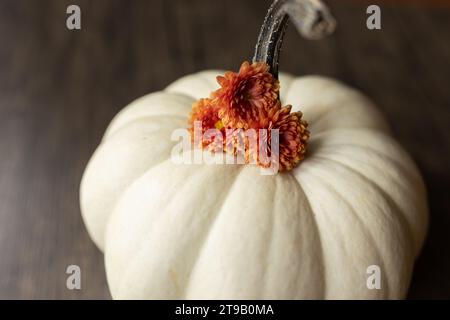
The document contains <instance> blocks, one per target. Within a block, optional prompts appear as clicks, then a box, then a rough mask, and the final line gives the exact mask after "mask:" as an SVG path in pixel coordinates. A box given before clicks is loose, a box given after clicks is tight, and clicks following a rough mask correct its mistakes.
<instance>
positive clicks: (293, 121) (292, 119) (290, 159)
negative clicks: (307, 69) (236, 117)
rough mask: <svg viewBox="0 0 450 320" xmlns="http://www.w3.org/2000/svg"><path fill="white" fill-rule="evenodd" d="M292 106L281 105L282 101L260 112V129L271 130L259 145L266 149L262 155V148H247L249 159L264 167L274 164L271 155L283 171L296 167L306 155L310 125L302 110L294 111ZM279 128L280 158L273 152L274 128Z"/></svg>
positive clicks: (260, 140) (247, 157) (261, 139)
mask: <svg viewBox="0 0 450 320" xmlns="http://www.w3.org/2000/svg"><path fill="white" fill-rule="evenodd" d="M291 108H292V106H290V105H287V106H285V107H283V108H282V107H281V104H280V102H279V101H278V102H277V103H276V104H275V105H273V106H272V107H271V108H270V109H269V110H268V111H267V112H264V113H260V117H259V123H258V124H256V126H257V127H258V128H259V129H267V131H266V132H265V134H264V136H263V137H260V138H259V144H258V147H259V148H260V147H261V144H263V146H262V149H263V150H266V151H265V153H264V154H260V153H259V152H260V151H261V150H260V149H258V150H257V152H258V154H255V150H253V149H251V148H248V149H246V160H247V161H249V162H250V161H252V160H253V161H254V160H256V161H257V163H258V164H259V165H260V166H262V167H270V165H271V163H270V162H268V161H267V159H268V158H270V159H272V161H273V160H276V161H278V163H279V169H280V171H284V170H291V169H293V168H294V167H296V166H297V165H298V164H299V163H300V161H301V160H303V159H304V157H305V152H306V146H307V141H308V138H309V131H308V130H307V127H308V124H307V122H306V121H304V120H302V113H301V112H294V113H291ZM271 130H278V139H277V140H278V159H274V158H273V157H272V156H273V154H272V152H273V151H274V150H273V148H272V145H271V143H272V131H271Z"/></svg>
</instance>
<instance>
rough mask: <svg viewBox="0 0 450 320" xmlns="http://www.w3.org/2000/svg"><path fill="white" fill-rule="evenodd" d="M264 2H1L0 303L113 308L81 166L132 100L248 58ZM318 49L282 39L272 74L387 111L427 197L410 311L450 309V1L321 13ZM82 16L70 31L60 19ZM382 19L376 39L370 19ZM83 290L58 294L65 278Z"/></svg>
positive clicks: (360, 4) (353, 6)
mask: <svg viewBox="0 0 450 320" xmlns="http://www.w3.org/2000/svg"><path fill="white" fill-rule="evenodd" d="M270 2H271V1H269V0H226V1H217V0H189V1H186V0H133V1H127V0H95V1H94V0H70V1H67V0H40V1H35V0H1V1H0V299H14V298H18V299H80V298H84V299H109V298H110V295H109V292H108V288H107V284H106V280H105V271H104V265H103V256H102V254H101V253H100V252H99V250H98V249H97V248H96V247H95V246H94V244H93V242H92V241H91V240H90V239H89V237H88V235H87V233H86V230H85V227H84V225H83V222H82V219H81V215H80V209H79V204H78V195H79V194H78V188H79V183H80V179H81V175H82V173H83V170H84V167H85V165H86V163H87V161H88V160H89V158H90V156H91V154H92V152H93V151H94V150H95V148H96V146H97V144H98V143H99V141H100V138H101V136H102V134H103V132H104V130H105V128H106V126H107V124H108V123H109V121H110V120H111V119H112V117H113V116H114V115H115V114H116V113H117V112H118V111H119V110H120V109H121V108H122V107H124V106H125V105H126V104H128V103H129V102H131V101H132V100H133V99H135V98H138V97H139V96H142V95H144V94H146V93H149V92H152V91H156V90H160V89H163V88H164V87H165V86H167V85H168V84H170V83H171V82H172V81H174V80H176V79H177V78H179V77H181V76H183V75H185V74H187V73H192V72H195V71H199V70H202V69H211V68H218V69H233V70H235V69H237V68H238V67H239V66H240V64H241V62H242V61H243V60H244V59H250V58H251V56H252V52H253V49H254V45H255V41H256V38H257V35H258V32H259V28H260V26H261V23H262V21H263V18H264V15H265V13H266V11H267V8H268V6H269V4H270ZM327 3H328V4H329V5H330V7H331V9H332V12H333V14H334V16H335V17H336V18H337V20H338V23H339V27H338V30H337V32H336V33H335V34H334V35H333V36H332V37H330V38H328V39H326V40H321V41H307V40H304V39H302V38H301V37H300V36H299V35H298V34H297V33H296V31H295V30H294V28H293V26H290V27H289V28H288V32H287V35H286V41H285V43H284V47H283V52H282V58H281V70H284V71H288V72H290V73H293V74H296V75H307V74H320V75H326V76H331V77H335V78H338V79H340V80H342V81H344V82H346V83H347V84H349V85H352V86H354V87H356V88H359V89H360V90H362V91H363V92H364V93H365V94H367V95H368V96H369V97H370V98H372V99H373V100H374V101H375V102H376V103H377V105H378V106H379V107H380V109H382V111H383V112H384V114H385V115H386V117H387V119H388V121H389V122H390V124H391V125H392V128H393V131H394V134H395V136H396V138H397V139H398V140H399V141H400V143H401V144H402V145H403V146H404V147H405V148H406V149H407V150H408V152H409V153H410V154H411V155H412V157H413V158H414V159H415V161H416V162H417V164H418V166H419V167H420V169H421V172H422V174H423V176H424V179H425V183H426V185H427V188H428V192H429V207H430V216H431V217H430V229H429V235H428V238H427V242H426V244H425V246H424V249H423V251H422V254H421V256H420V257H419V259H418V261H417V263H416V267H415V272H414V276H413V279H412V284H411V287H410V292H409V298H411V299H428V298H429V299H434V298H436V299H443V298H447V299H449V298H450V274H449V271H450V249H449V245H450V196H449V195H450V194H449V190H450V188H449V187H450V168H449V166H450V83H449V80H450V65H449V59H450V41H449V39H450V6H448V5H447V4H448V1H416V2H414V1H392V2H389V1H349V0H339V1H328V2H327ZM71 4H76V5H78V6H80V8H81V12H82V17H81V26H82V29H81V30H79V31H70V30H68V29H67V28H66V19H67V17H68V15H67V14H66V8H67V7H68V6H69V5H71ZM370 4H379V5H380V7H381V27H382V29H381V30H368V29H367V28H366V19H367V17H368V15H367V14H366V8H367V6H368V5H370ZM71 264H76V265H79V266H80V267H81V270H82V290H74V291H70V290H68V289H67V288H66V278H67V274H66V273H65V271H66V268H67V266H68V265H71Z"/></svg>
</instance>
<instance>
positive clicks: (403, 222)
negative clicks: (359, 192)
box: [316, 156, 418, 256]
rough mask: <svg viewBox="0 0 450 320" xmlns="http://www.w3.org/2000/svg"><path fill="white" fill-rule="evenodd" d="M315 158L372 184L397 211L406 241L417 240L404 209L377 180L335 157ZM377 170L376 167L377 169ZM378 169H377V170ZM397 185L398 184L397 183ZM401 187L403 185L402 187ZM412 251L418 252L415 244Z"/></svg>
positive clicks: (412, 241)
mask: <svg viewBox="0 0 450 320" xmlns="http://www.w3.org/2000/svg"><path fill="white" fill-rule="evenodd" d="M316 158H318V159H322V160H326V161H331V162H334V163H336V164H337V165H340V166H342V167H345V168H346V169H348V170H350V171H352V172H354V173H355V174H357V175H359V176H360V177H361V178H362V179H364V180H365V181H366V182H367V183H369V184H371V185H372V184H373V185H374V187H375V188H376V189H377V191H378V192H379V193H380V194H381V195H382V196H383V197H384V198H385V199H386V200H387V201H388V202H389V203H390V206H392V207H394V209H395V210H396V212H398V213H399V214H398V218H399V219H400V220H401V221H400V222H399V225H400V226H405V230H404V231H405V233H406V234H407V238H408V241H407V243H414V244H416V243H417V240H416V239H415V237H413V227H412V226H411V223H410V221H409V220H408V219H407V218H406V217H405V216H406V215H405V213H404V211H403V210H402V209H401V208H400V206H399V205H398V204H397V202H396V201H395V200H394V198H393V197H392V196H390V195H389V194H388V193H387V192H386V191H384V190H383V188H381V186H380V185H379V184H378V182H376V181H375V180H371V179H370V178H369V177H367V176H366V175H364V174H363V173H362V172H360V171H359V170H357V169H355V168H352V167H351V166H350V165H348V164H345V163H343V162H341V161H338V160H336V159H330V158H327V157H324V156H316ZM353 160H354V161H358V160H357V159H353ZM372 168H376V167H374V166H372ZM377 170H378V169H377ZM378 171H379V170H378ZM392 183H395V184H396V183H397V182H396V180H395V179H392ZM397 185H398V184H397ZM402 188H403V187H402ZM412 251H414V254H415V255H416V256H417V254H418V252H417V251H418V249H417V246H416V245H414V249H413V250H412Z"/></svg>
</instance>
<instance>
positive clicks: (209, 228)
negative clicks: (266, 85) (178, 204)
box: [182, 166, 244, 297]
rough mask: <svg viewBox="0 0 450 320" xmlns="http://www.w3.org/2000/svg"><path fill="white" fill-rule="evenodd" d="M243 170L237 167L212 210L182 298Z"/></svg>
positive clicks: (186, 292)
mask: <svg viewBox="0 0 450 320" xmlns="http://www.w3.org/2000/svg"><path fill="white" fill-rule="evenodd" d="M243 170H244V166H239V167H238V169H237V172H236V176H235V177H234V179H233V181H232V183H231V184H230V186H229V187H228V188H227V190H226V193H225V192H224V196H223V197H222V201H221V202H220V205H219V208H218V209H216V210H214V212H216V213H215V214H214V219H213V221H211V223H210V224H209V227H208V228H207V231H206V232H205V236H204V237H203V241H202V244H201V246H200V247H199V248H198V250H197V255H196V257H195V259H193V261H194V264H193V265H192V267H191V268H190V270H189V273H188V278H187V279H186V281H185V285H184V290H183V294H182V296H184V297H188V296H189V291H190V288H191V284H192V274H193V273H194V272H195V269H196V268H197V263H198V261H199V260H200V256H201V255H202V254H203V249H204V247H205V246H206V244H207V243H208V239H209V237H210V234H211V233H212V229H213V228H214V224H215V222H216V221H217V217H218V216H219V215H220V214H221V212H222V209H223V206H224V204H225V202H226V199H227V196H228V194H229V193H230V191H231V190H232V188H233V186H235V185H236V182H237V181H238V180H239V176H240V174H241V173H242V172H243Z"/></svg>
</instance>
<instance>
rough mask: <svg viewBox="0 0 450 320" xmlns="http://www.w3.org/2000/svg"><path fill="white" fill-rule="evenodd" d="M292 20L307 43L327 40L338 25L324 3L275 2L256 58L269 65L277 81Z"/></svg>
mask: <svg viewBox="0 0 450 320" xmlns="http://www.w3.org/2000/svg"><path fill="white" fill-rule="evenodd" d="M289 18H290V19H291V20H292V21H293V22H294V25H295V27H296V28H297V30H298V31H299V32H300V34H302V35H303V36H304V37H305V38H307V39H320V38H323V37H324V36H326V35H328V34H330V33H332V32H333V31H334V29H335V27H336V21H335V20H334V18H333V17H332V16H331V14H330V12H329V10H328V8H327V7H326V6H325V5H324V4H323V3H322V2H321V1H320V0H275V1H274V2H273V3H272V5H271V6H270V8H269V11H268V12H267V15H266V17H265V19H264V23H263V25H262V27H261V31H260V33H259V37H258V42H257V43H256V48H255V54H254V56H253V62H265V63H267V64H268V65H269V66H270V72H271V73H272V74H273V76H274V77H275V78H278V61H279V58H280V50H281V44H282V43H283V36H284V33H285V31H286V27H287V23H288V20H289Z"/></svg>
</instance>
